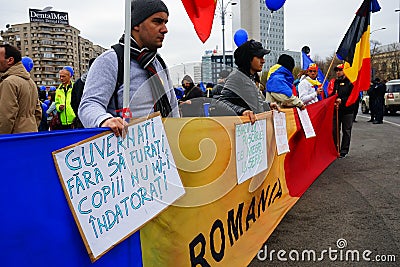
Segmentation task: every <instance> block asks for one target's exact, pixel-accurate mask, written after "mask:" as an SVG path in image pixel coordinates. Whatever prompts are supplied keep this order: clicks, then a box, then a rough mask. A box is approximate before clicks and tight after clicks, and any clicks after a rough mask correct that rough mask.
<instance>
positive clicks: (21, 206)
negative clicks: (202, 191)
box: [0, 128, 142, 267]
mask: <svg viewBox="0 0 400 267" xmlns="http://www.w3.org/2000/svg"><path fill="white" fill-rule="evenodd" d="M104 131H105V129H104V128H95V129H79V130H66V131H52V132H39V133H26V134H15V135H0V148H1V153H0V162H1V173H2V179H1V180H2V182H3V185H2V186H1V187H0V209H1V211H2V223H3V226H2V227H1V228H0V236H1V241H0V251H1V254H2V257H1V265H2V266H8V267H9V266H18V267H21V266H30V267H31V266H57V267H63V266H66V267H67V266H68V267H75V266H79V267H84V266H90V267H98V266H99V267H100V266H118V267H123V266H142V256H141V255H142V253H141V247H140V234H139V232H136V233H135V234H134V235H132V236H131V237H129V238H127V239H126V240H124V241H123V242H121V243H120V244H119V245H117V246H116V247H114V248H112V249H111V250H110V251H108V252H107V253H106V254H105V255H104V256H102V257H101V258H100V259H99V260H97V261H96V262H94V263H91V261H90V257H89V255H88V252H87V250H86V248H85V245H84V242H83V239H82V237H81V235H80V234H79V230H78V227H77V225H76V223H75V220H74V218H73V215H72V213H71V210H70V209H69V207H68V204H67V200H66V198H65V195H64V192H63V190H62V186H61V183H60V180H59V178H58V175H57V171H56V169H55V165H54V161H53V157H52V154H51V153H52V152H53V151H55V150H58V149H61V148H63V147H66V146H68V145H71V144H74V143H76V142H79V141H82V140H84V139H87V138H89V137H92V136H94V135H96V134H99V133H102V132H104Z"/></svg>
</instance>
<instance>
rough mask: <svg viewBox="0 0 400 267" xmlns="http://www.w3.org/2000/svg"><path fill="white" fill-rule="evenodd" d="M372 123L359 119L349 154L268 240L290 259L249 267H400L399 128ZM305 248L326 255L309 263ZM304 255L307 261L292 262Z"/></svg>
mask: <svg viewBox="0 0 400 267" xmlns="http://www.w3.org/2000/svg"><path fill="white" fill-rule="evenodd" d="M396 118H397V117H396ZM368 119H369V115H368V114H367V116H365V115H363V116H358V118H357V120H358V122H357V123H355V124H354V126H353V136H352V142H351V148H350V153H349V155H348V156H347V157H346V158H344V159H338V160H336V161H334V162H333V163H332V164H331V165H330V166H329V168H327V169H326V170H325V172H324V173H322V175H321V176H320V177H319V178H318V179H317V180H316V181H315V182H314V183H313V184H312V185H311V187H310V188H309V189H308V190H307V191H306V192H305V194H304V195H303V196H302V197H301V199H300V200H299V201H298V202H297V203H296V205H295V206H294V207H293V208H292V209H291V210H290V211H289V212H288V213H287V214H286V216H285V217H284V219H283V220H282V222H281V223H280V224H279V225H278V227H277V228H276V230H275V231H274V232H273V233H272V235H271V236H270V238H269V239H268V240H267V242H266V244H265V245H267V251H268V254H270V253H271V251H272V250H275V251H279V250H283V252H281V253H284V252H285V253H286V254H284V255H283V254H281V256H282V257H281V258H283V259H284V258H286V259H287V261H281V260H279V259H278V257H277V252H274V253H273V254H272V259H273V260H272V261H271V260H270V259H271V257H269V256H268V257H267V259H265V260H259V259H257V257H256V258H254V260H253V261H252V262H251V264H250V265H249V266H251V267H258V266H400V125H399V124H395V123H393V122H391V123H390V122H387V121H386V122H384V124H381V125H373V124H371V123H368V122H367V120H368ZM385 119H387V120H388V121H391V119H390V116H388V117H385ZM265 245H264V246H263V248H265ZM291 250H293V251H292V252H291ZM307 250H308V251H315V253H316V258H321V252H322V251H323V250H326V251H327V252H325V253H324V254H322V255H323V256H322V257H323V260H322V261H310V260H308V256H307V255H312V254H308V252H307ZM333 250H336V251H333ZM264 251H265V249H264ZM304 251H305V253H304V255H305V257H304V258H305V259H306V260H304V261H301V260H291V258H293V259H294V258H295V256H296V252H298V253H299V255H300V256H299V259H301V257H302V256H301V254H302V253H303V252H304ZM329 251H330V252H329ZM368 251H371V253H369V252H368ZM290 253H291V254H290ZM310 253H312V252H310ZM329 253H330V255H329ZM357 253H358V255H359V261H358V262H356V261H354V260H352V259H356V255H357ZM363 253H364V256H365V258H366V259H370V260H371V261H370V262H368V261H366V260H364V259H363V256H362V255H363ZM346 254H347V259H348V260H347V261H346ZM289 255H291V256H292V257H291V258H290V257H289ZM341 255H342V256H341ZM393 255H394V256H395V257H396V258H395V260H396V262H393V260H394V259H393ZM335 256H336V259H335ZM376 256H377V258H376V260H378V259H386V260H387V261H392V262H384V263H383V262H380V263H378V262H377V261H376V260H375V257H376ZM260 257H261V258H265V253H261V254H260ZM340 259H342V261H340Z"/></svg>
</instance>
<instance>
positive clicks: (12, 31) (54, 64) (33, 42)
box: [0, 9, 106, 86]
mask: <svg viewBox="0 0 400 267" xmlns="http://www.w3.org/2000/svg"><path fill="white" fill-rule="evenodd" d="M29 15H30V22H27V23H20V24H13V25H6V29H5V30H1V31H0V36H1V38H2V40H0V42H3V43H10V44H11V45H14V46H16V47H18V48H19V49H20V51H21V54H22V56H28V57H30V58H32V60H33V62H34V67H33V69H32V71H31V77H32V79H33V80H34V82H35V83H36V84H37V85H38V86H41V85H45V86H52V85H54V86H55V85H58V84H59V83H60V82H59V79H58V72H59V70H60V69H62V68H63V67H64V66H72V67H73V68H74V72H75V75H74V79H76V78H79V77H80V76H81V75H82V74H83V73H85V72H86V71H87V68H88V62H89V59H91V58H93V57H97V56H98V55H100V54H101V53H102V52H104V51H105V50H106V49H105V48H103V47H101V46H99V45H94V44H93V42H91V41H90V40H88V39H85V38H83V37H81V36H80V31H79V30H78V29H77V28H75V27H73V26H71V25H69V23H68V13H65V12H57V11H41V10H36V9H29Z"/></svg>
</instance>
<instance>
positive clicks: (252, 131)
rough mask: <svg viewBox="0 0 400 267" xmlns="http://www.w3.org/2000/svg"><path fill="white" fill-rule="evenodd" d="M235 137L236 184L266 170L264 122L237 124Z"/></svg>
mask: <svg viewBox="0 0 400 267" xmlns="http://www.w3.org/2000/svg"><path fill="white" fill-rule="evenodd" d="M235 137H236V174H237V179H238V184H241V183H243V182H244V181H246V180H247V179H249V178H251V177H253V176H254V175H256V174H258V173H260V172H262V171H263V170H266V169H267V167H268V164H267V163H268V162H267V142H266V120H265V119H264V120H258V121H256V122H255V123H254V124H253V125H252V124H250V123H244V124H237V125H236V128H235Z"/></svg>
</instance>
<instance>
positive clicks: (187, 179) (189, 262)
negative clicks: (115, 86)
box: [0, 97, 337, 267]
mask: <svg viewBox="0 0 400 267" xmlns="http://www.w3.org/2000/svg"><path fill="white" fill-rule="evenodd" d="M334 101H335V98H334V97H330V98H327V99H324V100H322V101H320V102H318V103H315V104H312V105H309V106H307V111H308V114H309V116H310V119H311V122H312V124H313V126H314V130H315V133H316V137H314V138H308V139H307V138H306V137H305V134H304V131H303V129H302V127H301V123H300V121H299V117H298V114H297V111H296V109H284V110H283V112H285V114H286V129H287V137H288V141H289V147H290V152H288V153H286V154H281V155H279V156H278V154H277V152H276V142H275V133H274V127H273V114H272V112H266V113H262V114H258V115H257V116H258V117H257V118H258V119H259V120H265V121H266V123H265V124H263V125H265V126H263V127H265V129H262V130H263V132H265V133H266V140H265V142H266V145H265V147H266V150H267V162H268V164H267V165H268V167H267V169H266V170H264V171H262V172H261V173H258V174H256V175H254V177H252V178H251V179H249V180H247V181H245V182H243V183H241V184H238V183H237V177H236V176H237V175H236V162H237V161H236V157H237V156H238V155H237V153H236V151H235V125H237V124H242V123H246V122H247V121H245V119H244V117H230V116H227V117H207V118H198V117H197V118H193V117H192V118H166V119H164V121H163V126H164V129H165V133H166V137H167V139H168V143H169V146H170V149H171V154H172V155H173V157H174V160H175V164H176V168H177V169H178V172H179V176H180V178H181V180H182V184H183V186H184V187H185V192H186V194H185V195H183V197H182V198H180V199H178V200H177V201H175V202H174V203H172V205H171V206H169V207H168V208H166V209H165V210H164V211H163V212H161V213H160V214H159V215H158V216H156V217H155V218H153V219H151V220H150V221H148V222H147V223H146V224H145V225H144V226H143V227H142V228H140V230H138V231H137V232H136V233H134V234H133V235H131V236H129V237H128V238H126V239H125V240H123V241H122V242H121V243H119V244H118V245H116V246H115V247H113V248H112V249H111V250H109V251H108V252H107V253H106V254H105V255H103V256H102V257H101V258H100V259H98V260H97V261H95V262H93V263H92V262H91V261H90V258H89V256H88V253H87V251H86V248H85V245H84V243H83V241H82V238H81V236H80V233H79V229H78V227H77V225H76V224H75V221H74V218H73V215H72V213H71V210H70V209H69V207H68V203H67V200H66V198H65V195H64V192H63V189H62V185H61V183H60V181H59V178H58V177H57V172H56V169H55V166H54V162H53V159H52V152H53V151H55V150H59V149H61V148H64V147H66V146H69V145H71V144H75V143H77V142H81V141H83V140H86V139H88V138H92V137H93V136H95V135H97V134H99V133H104V132H105V129H100V128H98V129H79V130H71V131H54V132H49V133H29V134H17V135H3V136H0V147H1V148H2V153H0V162H1V168H2V174H3V178H4V179H3V186H2V187H0V207H1V209H2V210H3V212H5V213H9V216H5V217H4V219H3V227H1V228H0V234H1V236H2V238H1V241H0V249H1V251H2V265H4V266H58V267H61V266H80V267H85V266H88V267H89V266H90V267H98V266H110V267H111V266H119V267H121V266H122V267H123V266H198V265H201V266H247V265H248V264H249V263H250V261H251V260H252V259H253V258H254V257H255V256H256V255H257V252H258V251H259V249H260V248H261V247H262V245H263V243H264V242H265V241H266V240H267V239H268V237H269V236H270V234H271V233H272V232H273V231H274V229H275V228H276V227H277V225H278V224H279V222H280V221H281V220H282V218H283V217H284V216H285V214H286V213H287V212H288V211H289V210H290V209H291V207H292V206H293V205H294V204H295V203H296V202H297V201H298V200H299V199H300V197H301V196H302V195H303V193H304V192H305V191H306V190H307V189H308V188H309V186H310V185H311V184H312V183H313V182H314V180H315V179H316V178H317V177H318V176H319V175H320V174H321V173H322V172H323V171H324V170H325V169H326V168H327V167H328V166H329V165H330V164H331V163H332V162H333V161H334V160H335V159H336V158H337V152H336V149H335V145H334V142H333V138H332V120H333V119H332V118H333V112H334V108H333V105H334ZM127 179H128V178H127ZM146 203H147V202H144V205H146Z"/></svg>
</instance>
